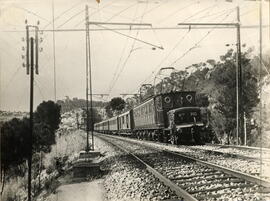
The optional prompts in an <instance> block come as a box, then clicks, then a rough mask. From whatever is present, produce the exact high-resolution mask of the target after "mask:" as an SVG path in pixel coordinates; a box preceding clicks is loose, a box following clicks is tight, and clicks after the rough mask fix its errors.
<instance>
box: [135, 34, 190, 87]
mask: <svg viewBox="0 0 270 201" xmlns="http://www.w3.org/2000/svg"><path fill="white" fill-rule="evenodd" d="M189 33H190V30H188V31H187V32H186V33H185V34H184V35H183V36H182V37H181V38H180V40H179V41H178V42H177V43H176V44H175V46H174V47H173V48H172V49H171V51H170V52H169V53H168V54H167V55H166V56H165V57H164V58H163V59H162V60H161V61H160V63H159V64H158V66H157V67H156V68H155V69H154V70H153V71H152V72H151V74H150V75H149V76H147V78H146V79H145V80H144V81H142V82H141V83H140V84H139V85H142V84H143V83H145V82H146V81H147V80H148V79H150V77H151V76H153V75H154V73H155V72H156V70H157V69H158V68H159V67H160V66H161V64H162V63H163V62H164V61H165V60H166V59H167V58H168V57H169V56H170V55H171V53H172V52H173V51H174V50H175V49H176V48H177V47H178V46H179V45H180V43H181V42H182V41H183V40H184V39H185V38H186V36H187V35H188V34H189Z"/></svg>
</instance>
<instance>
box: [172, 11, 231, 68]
mask: <svg viewBox="0 0 270 201" xmlns="http://www.w3.org/2000/svg"><path fill="white" fill-rule="evenodd" d="M232 12H233V11H231V12H230V13H228V14H227V15H226V16H225V17H224V18H223V19H222V20H220V22H222V21H224V20H225V19H226V18H227V17H228V16H229V15H230V14H231V13H232ZM216 27H217V26H215V27H213V28H212V29H210V30H209V31H208V32H207V33H206V34H205V35H204V36H203V37H202V38H201V39H200V40H199V41H198V42H196V43H195V45H193V46H192V47H191V48H189V49H188V50H187V51H186V52H184V53H183V54H182V55H181V56H180V57H179V58H177V59H176V60H175V61H173V62H172V63H171V64H170V65H175V64H176V63H177V62H178V61H179V60H181V59H182V58H183V57H185V56H186V55H187V54H188V53H189V52H191V51H192V50H193V49H195V48H196V47H198V45H199V44H200V43H201V42H202V41H203V40H204V39H205V38H206V37H207V36H208V35H209V34H210V33H211V32H213V31H214V30H215V29H216Z"/></svg>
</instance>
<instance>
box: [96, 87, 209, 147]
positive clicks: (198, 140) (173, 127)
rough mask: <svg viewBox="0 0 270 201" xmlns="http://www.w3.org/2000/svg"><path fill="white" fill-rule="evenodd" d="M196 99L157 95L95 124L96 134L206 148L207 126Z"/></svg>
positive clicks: (189, 95) (188, 95)
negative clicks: (198, 145) (202, 145)
mask: <svg viewBox="0 0 270 201" xmlns="http://www.w3.org/2000/svg"><path fill="white" fill-rule="evenodd" d="M195 97H196V92H194V91H180V92H170V93H164V94H158V95H155V96H152V97H150V98H149V99H147V100H145V101H144V102H143V103H141V104H139V105H137V106H135V107H134V108H133V109H131V110H129V111H126V112H124V113H122V114H120V115H117V116H114V117H112V118H110V119H107V120H104V121H102V122H99V123H96V124H94V130H95V131H97V132H100V133H108V134H118V135H125V136H130V137H134V138H138V139H147V140H153V141H159V142H166V143H169V142H170V143H172V144H204V141H205V140H204V139H205V127H206V125H205V124H206V123H205V121H204V120H203V118H202V115H201V109H200V107H198V106H196V100H195Z"/></svg>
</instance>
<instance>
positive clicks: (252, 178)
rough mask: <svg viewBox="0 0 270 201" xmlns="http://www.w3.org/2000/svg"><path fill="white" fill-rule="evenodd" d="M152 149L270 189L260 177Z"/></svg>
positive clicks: (183, 155) (268, 184)
mask: <svg viewBox="0 0 270 201" xmlns="http://www.w3.org/2000/svg"><path fill="white" fill-rule="evenodd" d="M113 137H114V138H117V137H116V136H113ZM123 140H126V141H127V139H123ZM130 142H131V141H130ZM131 143H132V142H131ZM133 143H138V142H133ZM145 146H151V145H145ZM151 148H152V149H155V150H159V151H160V150H162V151H164V152H167V153H170V154H175V155H178V156H180V157H183V158H186V159H188V160H191V161H194V162H196V163H199V164H201V165H203V166H208V167H212V168H213V169H215V170H220V171H223V172H224V173H227V174H229V175H232V176H235V177H237V178H241V179H244V180H246V181H249V182H252V183H255V184H257V185H259V186H262V187H266V188H270V182H269V181H267V180H265V179H261V178H259V177H256V176H252V175H249V174H246V173H242V172H240V171H237V170H233V169H230V168H226V167H222V166H220V165H217V164H213V163H210V162H206V161H203V160H200V159H196V158H193V157H191V156H188V155H186V154H183V153H179V152H175V151H170V150H168V149H167V148H164V149H162V148H158V147H153V146H151Z"/></svg>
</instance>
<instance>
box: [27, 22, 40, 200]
mask: <svg viewBox="0 0 270 201" xmlns="http://www.w3.org/2000/svg"><path fill="white" fill-rule="evenodd" d="M30 28H33V29H34V32H35V38H34V37H30V38H29V29H30ZM29 56H30V58H29ZM34 68H35V70H36V71H35V73H36V74H38V27H37V26H32V25H27V26H26V73H27V75H29V74H30V119H29V120H30V122H29V127H30V128H29V129H30V131H29V153H28V201H31V178H32V177H31V173H32V172H31V171H32V137H33V125H34V116H33V105H34Z"/></svg>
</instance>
